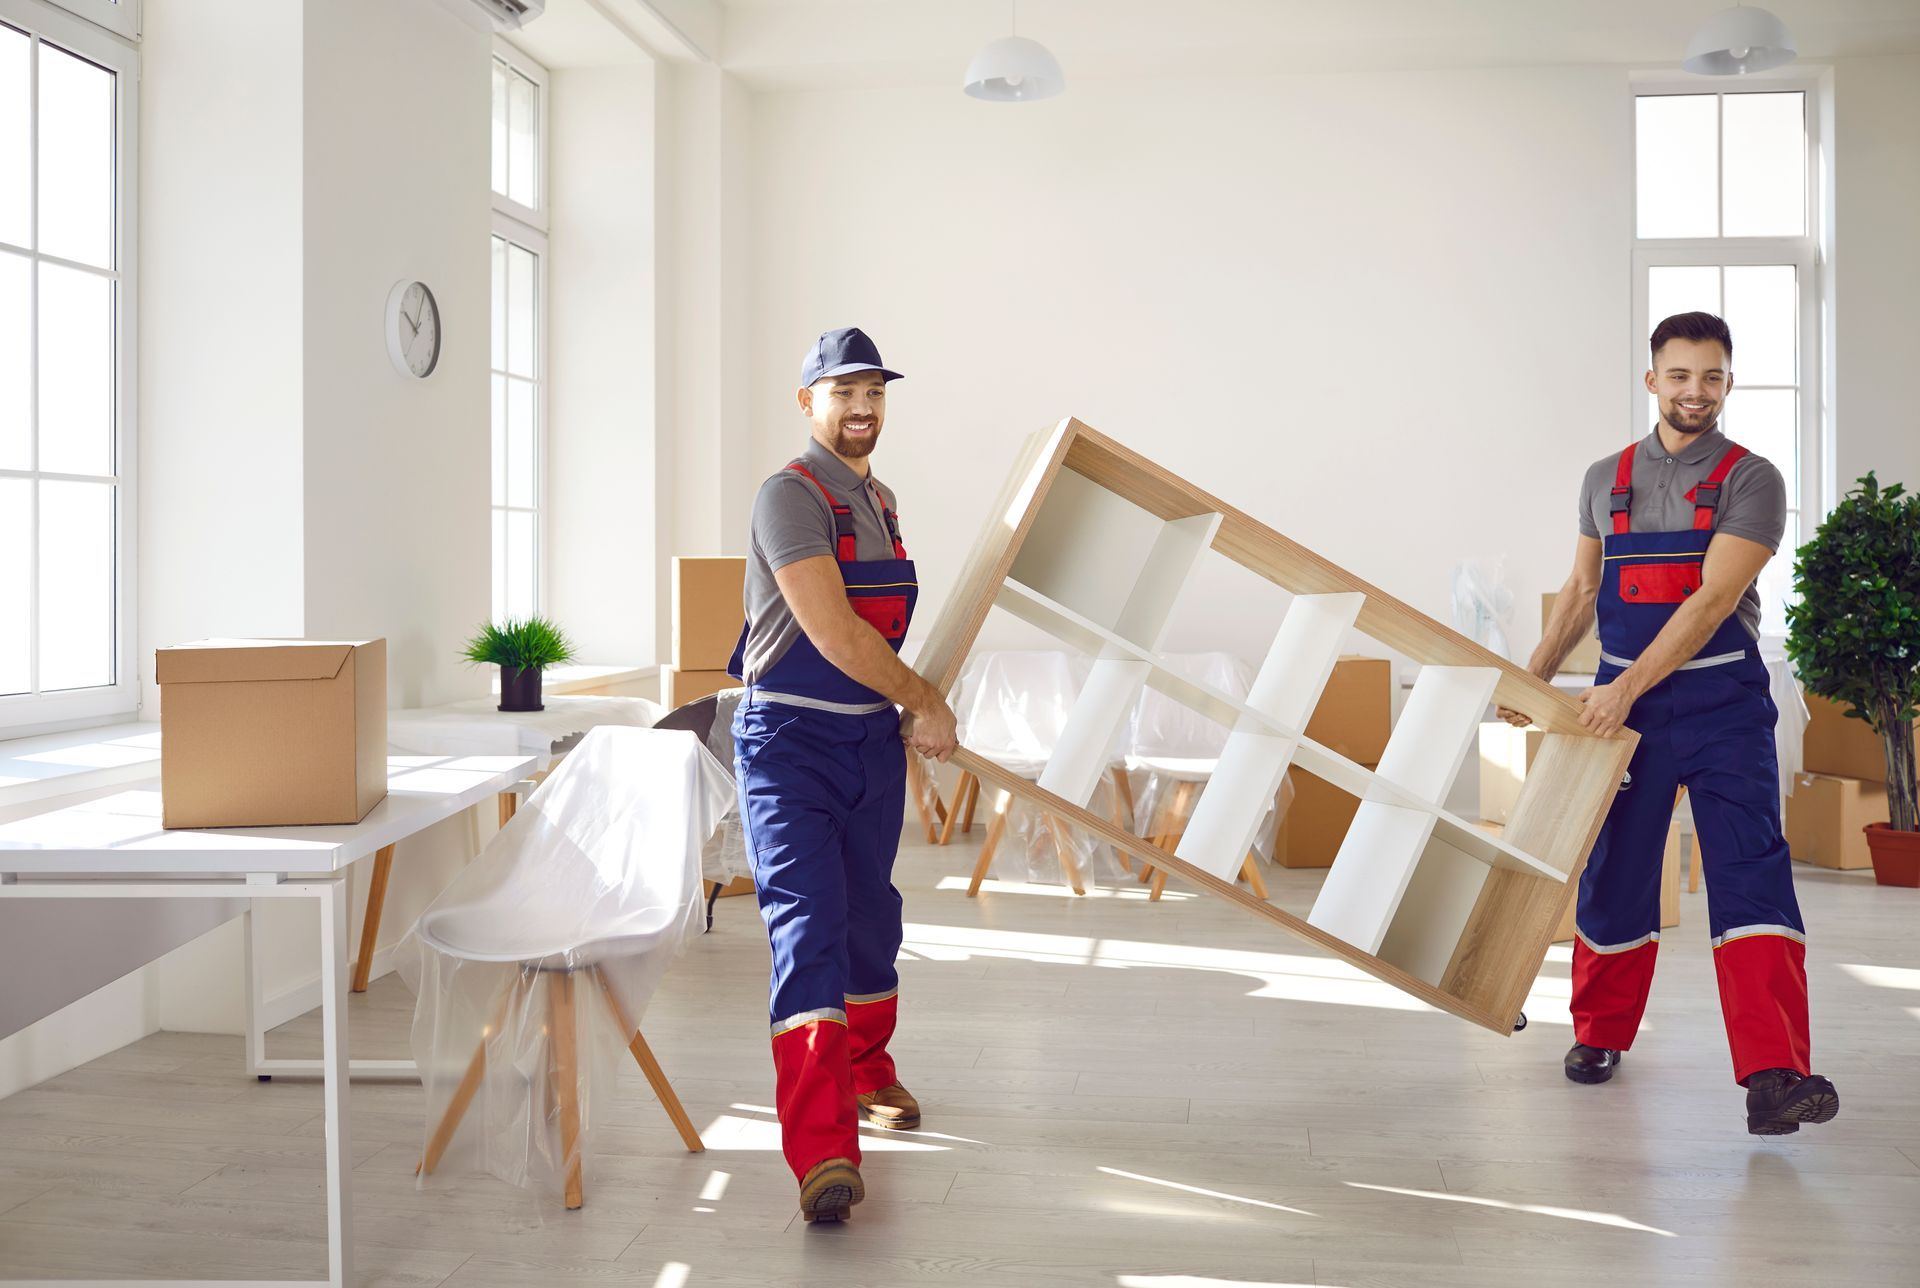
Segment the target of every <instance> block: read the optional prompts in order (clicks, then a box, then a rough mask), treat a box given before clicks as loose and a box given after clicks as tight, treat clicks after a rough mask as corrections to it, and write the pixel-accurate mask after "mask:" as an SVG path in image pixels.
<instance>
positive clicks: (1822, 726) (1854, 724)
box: [1800, 693, 1887, 821]
mask: <svg viewBox="0 0 1920 1288" xmlns="http://www.w3.org/2000/svg"><path fill="white" fill-rule="evenodd" d="M1801 751H1802V754H1801V762H1800V767H1801V768H1802V769H1804V770H1805V771H1806V772H1807V773H1809V774H1828V775H1831V776H1832V777H1835V778H1858V779H1862V780H1864V781H1866V782H1869V783H1884V782H1886V781H1887V745H1886V743H1885V742H1883V741H1882V740H1881V738H1880V735H1879V734H1877V733H1875V732H1874V731H1873V730H1872V729H1869V728H1868V727H1867V722H1866V721H1864V720H1852V719H1849V718H1848V716H1847V708H1846V704H1844V703H1840V702H1829V701H1828V700H1827V699H1825V698H1817V697H1815V696H1814V695H1813V694H1811V693H1809V694H1807V734H1806V740H1805V742H1804V743H1803V744H1802V747H1801ZM1881 820H1882V821H1885V815H1882V816H1881Z"/></svg>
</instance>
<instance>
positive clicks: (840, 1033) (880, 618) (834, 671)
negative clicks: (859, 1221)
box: [728, 461, 918, 1177]
mask: <svg viewBox="0 0 1920 1288" xmlns="http://www.w3.org/2000/svg"><path fill="white" fill-rule="evenodd" d="M787 468H788V469H790V470H795V471H797V472H799V473H801V474H804V475H806V477H807V478H808V479H810V480H812V482H813V484H814V486H815V487H817V488H819V489H820V491H821V493H822V494H823V495H824V496H826V498H827V503H828V505H829V506H830V507H831V508H832V510H833V516H834V526H835V551H836V556H837V560H838V562H839V565H840V576H841V579H842V580H843V581H844V582H845V583H846V588H847V600H848V602H849V603H850V604H851V605H852V607H853V610H854V611H855V612H856V613H857V614H859V616H860V617H861V618H862V619H864V620H865V621H866V622H867V623H868V624H869V625H871V626H872V627H873V628H874V629H875V630H877V631H879V632H880V634H881V636H882V637H883V638H885V639H886V641H887V643H888V644H889V645H891V646H892V648H893V650H894V651H895V652H896V653H897V652H899V650H900V645H901V643H902V642H903V641H904V640H905V639H906V634H907V627H908V625H909V623H910V622H911V621H912V619H913V609H914V604H915V602H916V599H917V596H918V586H917V584H916V582H915V580H914V569H913V563H912V561H911V560H909V559H908V558H907V552H906V547H905V546H904V545H903V544H902V543H901V541H900V530H899V525H898V520H897V518H896V516H895V515H894V514H893V512H892V511H890V510H888V511H885V512H884V518H885V521H886V527H887V535H888V537H889V538H890V540H891V541H892V543H893V554H894V558H892V559H874V560H860V559H857V558H855V555H856V554H857V550H856V549H855V542H854V529H853V511H852V508H851V505H850V503H849V502H848V501H847V500H846V499H844V498H837V497H835V496H834V495H833V494H832V493H831V492H829V491H828V490H827V488H826V487H825V485H823V484H822V483H821V482H820V481H819V479H817V478H814V476H813V474H812V473H811V472H810V471H808V470H807V468H806V467H805V466H804V465H802V464H801V463H800V462H798V461H795V462H793V463H792V464H790V465H788V466H787ZM746 639H747V634H746V632H742V634H741V637H740V645H739V646H738V647H736V648H735V650H734V655H733V660H732V661H731V663H729V665H728V671H729V672H730V673H731V674H733V675H735V676H739V677H741V678H743V679H744V678H745V676H744V675H743V674H742V673H743V671H744V669H745V646H746ZM733 741H734V772H735V774H736V776H737V778H738V779H739V787H740V816H741V818H742V820H743V821H744V823H745V827H746V837H747V854H748V857H749V860H750V862H751V863H752V865H753V880H754V887H755V890H756V892H757V893H758V895H759V901H760V914H761V917H762V918H763V919H764V920H765V922H766V925H767V938H768V940H769V942H770V943H771V945H772V949H773V979H772V985H771V988H770V998H769V1006H768V1011H769V1019H770V1020H771V1022H772V1034H773V1057H774V1075H775V1083H776V1087H775V1100H774V1103H775V1107H776V1109H778V1111H779V1115H780V1125H781V1140H782V1148H783V1150H784V1152H785V1154H786V1157H787V1162H788V1164H789V1165H790V1166H791V1167H792V1168H793V1171H794V1174H795V1175H796V1176H800V1177H804V1176H805V1175H806V1173H807V1171H808V1170H809V1169H810V1168H811V1167H813V1165H814V1164H816V1163H819V1162H822V1161H824V1160H826V1159H830V1158H846V1159H849V1160H851V1161H852V1162H854V1163H855V1164H858V1163H859V1161H860V1149H859V1137H858V1129H857V1126H856V1118H855V1112H856V1110H855V1104H854V1097H855V1095H857V1094H864V1093H866V1092H871V1091H877V1090H879V1089H881V1088H883V1087H887V1086H890V1085H892V1084H893V1083H894V1082H895V1081H896V1080H897V1079H896V1078H895V1076H894V1068H893V1061H892V1058H891V1057H890V1056H889V1055H888V1054H887V1049H886V1048H887V1042H888V1040H889V1039H890V1038H891V1036H892V1033H893V1027H894V1021H895V1016H896V1014H897V1007H898V988H899V975H898V974H897V973H896V971H895V968H894V959H895V957H896V956H897V955H898V954H899V951H900V940H901V935H902V931H901V924H900V907H901V902H900V892H899V891H898V890H896V889H894V887H893V861H894V855H895V852H896V850H897V849H898V848H899V844H900V827H901V822H902V818H903V814H904V811H905V808H906V772H907V766H906V747H905V744H904V743H903V742H902V740H901V737H900V713H899V711H898V710H896V709H895V707H894V706H893V704H892V703H891V702H889V701H888V700H887V699H886V698H885V697H883V696H882V695H881V694H879V693H877V692H875V691H874V690H872V689H869V688H867V687H866V686H865V685H862V684H860V683H859V682H858V681H856V680H854V679H853V678H852V677H851V676H849V675H847V674H846V673H845V672H843V671H841V670H840V669H839V668H837V667H835V666H834V665H833V664H832V663H830V662H828V661H827V659H826V658H825V657H823V656H822V655H821V653H820V651H819V650H818V649H817V648H815V647H814V645H813V642H812V641H811V640H809V639H808V638H807V637H806V635H805V633H804V632H803V633H802V634H801V635H800V636H799V637H798V638H797V639H795V640H794V642H793V644H792V646H791V647H790V648H788V650H787V651H786V652H785V653H784V654H782V655H781V656H780V658H779V659H778V660H776V661H775V662H774V663H773V665H772V666H771V667H769V668H768V669H767V671H766V672H765V673H764V674H761V675H756V676H754V677H753V682H752V684H751V685H750V686H749V687H748V690H747V695H746V698H745V700H744V701H742V702H741V704H740V707H739V710H738V711H737V712H736V714H735V715H734V720H733Z"/></svg>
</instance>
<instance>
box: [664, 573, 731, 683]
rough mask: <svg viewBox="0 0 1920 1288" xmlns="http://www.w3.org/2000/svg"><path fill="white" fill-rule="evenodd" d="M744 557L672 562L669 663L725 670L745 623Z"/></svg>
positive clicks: (681, 667) (683, 668)
mask: <svg viewBox="0 0 1920 1288" xmlns="http://www.w3.org/2000/svg"><path fill="white" fill-rule="evenodd" d="M746 584H747V561H746V558H745V557H744V556H741V555H719V556H715V557H712V558H702V559H689V558H681V557H678V556H676V557H675V559H674V561H673V666H674V669H675V670H676V671H724V670H725V669H726V667H727V663H728V662H729V661H730V660H732V658H733V646H734V645H735V644H737V643H739V642H740V628H741V627H742V626H745V625H746V623H747V610H746V606H745V599H746Z"/></svg>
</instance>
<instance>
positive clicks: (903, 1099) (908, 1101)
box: [853, 1082, 920, 1131]
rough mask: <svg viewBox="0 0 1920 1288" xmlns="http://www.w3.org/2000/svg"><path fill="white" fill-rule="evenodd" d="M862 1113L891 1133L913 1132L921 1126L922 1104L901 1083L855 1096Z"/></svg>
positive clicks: (877, 1125)
mask: <svg viewBox="0 0 1920 1288" xmlns="http://www.w3.org/2000/svg"><path fill="white" fill-rule="evenodd" d="M853 1099H854V1103H855V1104H857V1105H859V1106H860V1113H861V1115H862V1116H863V1117H865V1118H866V1120H867V1121H868V1122H870V1123H872V1124H873V1125H874V1126H876V1127H885V1128H887V1129H888V1130H890V1131H911V1130H912V1129H914V1128H915V1127H918V1126H919V1125H920V1102H919V1101H918V1100H915V1099H914V1098H913V1094H912V1093H911V1092H909V1091H908V1090H907V1089H906V1088H905V1087H903V1086H901V1085H900V1084H899V1083H897V1082H896V1083H894V1084H893V1085H892V1086H891V1087H882V1088H880V1090H878V1091H869V1092H867V1093H865V1094H864V1095H859V1096H855V1097H854V1098H853Z"/></svg>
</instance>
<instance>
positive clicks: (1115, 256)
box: [750, 67, 1630, 656]
mask: <svg viewBox="0 0 1920 1288" xmlns="http://www.w3.org/2000/svg"><path fill="white" fill-rule="evenodd" d="M1626 93H1627V88H1626V82H1625V77H1624V75H1623V74H1622V73H1621V72H1619V71H1614V70H1603V69H1587V68H1573V67H1555V68H1537V69H1520V70H1486V69H1481V70H1475V71H1473V72H1471V73H1414V74H1394V75H1343V76H1332V77H1313V76H1288V77H1241V78H1225V79H1216V80H1211V81H1205V82H1202V81H1195V80H1183V81H1163V82H1158V83H1142V82H1138V81H1131V82H1094V83H1087V84H1077V85H1075V86H1074V88H1073V89H1072V91H1071V92H1069V93H1068V94H1066V95H1065V96H1063V97H1061V98H1059V99H1055V100H1051V101H1048V102H1043V103H1039V104H1033V105H1018V106H1006V105H1000V104H987V103H979V102H975V101H973V100H970V99H967V98H965V97H964V96H962V95H961V94H959V93H958V92H956V91H955V90H954V89H953V88H951V87H949V86H945V85H943V86H941V87H939V88H938V89H927V90H873V91H861V90H848V91H842V92H815V93H787V94H773V95H765V96H762V97H760V98H758V99H757V100H756V103H755V117H754V123H755V132H754V152H753V160H754V170H753V174H754V184H755V191H756V193H757V194H759V193H764V194H766V197H765V199H762V200H757V201H756V220H755V226H754V237H753V253H754V260H755V266H756V270H757V274H758V276H757V278H756V285H757V290H756V292H755V295H754V298H753V301H752V304H751V309H750V311H751V314H752V316H753V319H754V327H755V329H754V349H753V355H752V356H753V378H754V382H755V383H754V385H753V387H752V388H753V394H754V426H753V428H754V436H753V460H754V467H755V472H756V473H758V472H761V471H765V470H770V469H772V468H775V467H777V466H778V465H779V464H780V462H781V461H782V460H784V459H785V458H786V457H787V456H789V455H790V454H792V452H793V451H795V450H796V449H797V448H798V446H799V445H800V444H801V442H802V441H803V438H804V433H805V426H804V424H803V423H802V422H801V420H800V419H799V417H798V416H797V415H796V414H795V413H794V412H793V411H792V410H791V408H792V393H791V390H792V386H793V383H794V375H793V369H794V368H795V367H796V365H797V364H798V362H799V359H800V357H801V355H802V353H803V352H804V349H805V346H806V344H807V342H808V341H809V340H810V339H811V338H812V337H813V336H814V335H815V334H816V333H817V332H818V331H820V330H822V329H823V328H826V327H830V326H843V325H859V326H863V327H865V328H867V329H868V330H869V331H870V332H871V333H872V334H873V335H874V337H875V338H876V340H877V341H878V342H879V344H880V347H881V351H882V352H883V353H884V354H885V356H886V358H887V361H888V362H889V364H891V365H893V366H896V367H898V368H899V369H900V370H901V371H903V372H905V373H906V375H907V379H906V380H904V381H902V382H900V383H899V384H897V385H895V386H894V389H893V393H892V396H891V400H890V401H891V406H890V409H889V419H888V424H887V427H886V430H885V435H886V437H885V442H884V445H883V446H882V448H881V450H880V452H879V453H878V455H877V456H876V458H875V459H876V469H877V472H878V473H879V475H880V476H881V477H882V478H884V479H885V480H886V481H887V482H889V483H890V484H891V485H893V486H894V487H895V488H896V489H897V490H898V492H899V494H900V498H901V509H902V520H903V526H904V528H905V535H906V538H907V543H908V546H909V548H910V549H911V551H912V553H913V554H914V555H915V557H916V559H917V560H918V561H919V564H920V574H921V578H922V582H923V585H924V586H925V588H926V589H925V590H924V591H923V599H922V607H921V611H922V613H923V614H925V613H929V612H930V611H937V610H938V608H939V605H940V603H941V601H942V599H943V598H944V595H945V593H946V589H947V586H948V585H949V584H950V582H951V579H952V577H953V576H954V575H955V573H956V572H957V571H958V568H959V565H960V562H961V560H962V558H963V556H964V553H965V551H966V550H967V548H968V546H969V545H970V543H971V542H972V540H973V537H974V535H975V533H976V531H977V529H978V526H979V524H980V523H981V521H982V520H983V518H984V513H983V507H984V505H985V503H986V501H987V499H988V498H989V497H990V495H991V493H992V491H993V489H994V485H995V482H996V480H997V479H998V478H999V477H1000V475H1001V472H1002V471H1003V470H1004V469H1005V467H1006V465H1007V463H1009V462H1010V461H1011V459H1012V456H1013V453H1014V450H1015V445H1016V444H1017V443H1018V442H1019V441H1020V439H1021V438H1022V437H1023V436H1024V435H1025V434H1027V433H1028V432H1030V431H1031V430H1033V429H1035V428H1038V427H1041V426H1044V425H1048V424H1051V423H1052V422H1053V421H1055V420H1057V419H1058V418H1059V417H1061V416H1064V415H1069V414H1072V415H1077V416H1079V417H1080V418H1081V419H1083V420H1085V421H1087V422H1088V423H1089V424H1091V425H1093V426H1094V427H1095V428H1097V429H1100V430H1103V431H1104V432H1107V433H1109V434H1111V435H1113V436H1115V437H1117V438H1119V439H1120V440H1121V441H1123V442H1125V443H1127V444H1128V445H1129V446H1132V447H1134V448H1136V449H1137V450H1139V451H1141V452H1144V453H1145V454H1146V455H1148V456H1149V457H1151V458H1153V459H1154V460H1156V461H1158V462H1160V463H1162V464H1164V465H1165V466H1167V467H1168V468H1170V469H1173V470H1175V471H1176V472H1178V473H1180V474H1182V475H1184V476H1186V477H1187V478H1189V479H1191V480H1193V481H1194V482H1196V483H1197V484H1199V485H1200V486H1202V487H1205V488H1207V489H1208V490H1210V491H1213V492H1216V493H1217V494H1218V495H1220V496H1221V497H1222V498H1223V499H1225V500H1227V501H1228V502H1230V503H1233V504H1235V505H1238V506H1240V507H1241V508H1243V509H1246V510H1248V511H1250V512H1252V513H1253V514H1254V515H1256V516H1258V517H1260V518H1262V519H1264V520H1265V521H1267V522H1269V523H1270V524H1272V525H1273V526H1275V527H1276V528H1278V529H1279V530H1281V531H1282V532H1284V533H1286V534H1287V535H1289V536H1291V537H1294V538H1296V539H1298V540H1300V541H1303V542H1304V543H1306V544H1307V545H1308V546H1310V547H1312V548H1313V549H1315V550H1317V551H1319V552H1320V553H1322V554H1324V555H1326V556H1327V557H1329V558H1332V559H1334V560H1335V561H1337V562H1339V563H1341V564H1343V565H1345V566H1346V567H1347V568H1349V569H1351V570H1352V571H1354V572H1355V573H1357V574H1359V575H1360V576H1362V577H1366V578H1369V579H1371V580H1373V581H1375V582H1376V584H1378V585H1380V586H1382V587H1383V588H1384V589H1386V590H1387V591H1389V592H1390V593H1392V594H1395V595H1398V596H1400V597H1401V598H1403V599H1405V600H1407V601H1408V602H1410V603H1411V604H1413V605H1414V606H1415V607H1417V608H1420V609H1422V610H1424V611H1426V612H1428V613H1431V614H1434V615H1436V616H1439V617H1441V618H1442V619H1446V618H1448V617H1449V616H1450V613H1449V598H1448V578H1449V573H1450V571H1451V569H1452V568H1453V565H1454V564H1455V562H1456V561H1458V560H1460V559H1462V558H1465V557H1468V556H1478V557H1500V558H1504V559H1505V561H1506V570H1507V578H1508V581H1509V583H1510V584H1511V585H1512V586H1513V587H1515V588H1516V589H1517V590H1519V591H1521V592H1523V593H1524V594H1532V595H1537V593H1538V592H1539V591H1540V590H1542V589H1546V588H1548V587H1549V586H1558V584H1559V583H1560V581H1561V580H1562V579H1563V578H1564V576H1565V574H1566V570H1567V567H1568V564H1569V561H1570V556H1571V554H1572V549H1573V542H1574V533H1575V529H1574V526H1573V524H1574V509H1575V495H1576V491H1577V488H1578V485H1579V480H1580V477H1581V472H1582V470H1583V469H1584V467H1585V466H1586V465H1587V464H1588V463H1589V462H1590V461H1592V460H1594V459H1596V458H1598V457H1599V456H1601V455H1603V454H1604V453H1605V452H1607V451H1608V450H1610V449H1612V448H1614V447H1615V446H1616V445H1617V444H1618V443H1620V442H1621V441H1622V439H1623V436H1624V435H1625V434H1626V432H1627V429H1626V426H1627V416H1628V413H1629V406H1630V404H1629V401H1628V400H1629V390H1628V389H1627V388H1626V387H1625V386H1624V385H1623V383H1622V381H1621V378H1620V361H1619V355H1620V351H1621V329H1622V326H1623V324H1624V322H1625V317H1626V313H1627V298H1628V294H1627V293H1628V258H1627V244H1626V237H1627V230H1628V228H1629V205H1628V203H1629V193H1630V190H1629V185H1628V183H1627V176H1628V173H1629V171H1628V166H1629V152H1628V148H1629V142H1630V140H1629V139H1628V137H1627V122H1628V120H1629V116H1628V113H1627V110H1626V105H1625V102H1626V101H1625V95H1626ZM1533 602H1535V603H1537V602H1538V601H1537V599H1535V600H1534V601H1533ZM1522 607H1523V610H1524V600H1523V605H1522ZM1519 616H1520V618H1521V619H1522V620H1521V621H1520V623H1519V627H1520V629H1519V631H1518V632H1517V634H1518V635H1519V636H1520V637H1521V642H1522V643H1523V644H1530V643H1531V640H1532V637H1533V636H1534V635H1537V609H1536V610H1534V613H1533V614H1528V613H1526V612H1525V611H1522V612H1521V613H1520V614H1519ZM1529 620H1530V621H1531V622H1532V630H1531V631H1529V629H1528V622H1529ZM1241 626H1242V623H1240V622H1238V621H1235V622H1219V621H1207V622H1204V623H1201V624H1199V625H1198V626H1197V627H1195V628H1194V629H1192V630H1190V631H1188V632H1186V634H1185V635H1184V636H1183V635H1182V634H1181V633H1179V632H1176V634H1175V635H1174V636H1173V637H1171V638H1170V639H1169V646H1170V647H1173V648H1176V649H1178V648H1193V647H1206V646H1211V647H1219V646H1221V645H1222V644H1226V645H1228V646H1230V647H1236V648H1239V649H1241V650H1242V651H1245V652H1248V653H1249V654H1251V655H1253V656H1258V655H1259V653H1258V652H1255V650H1259V651H1264V645H1265V640H1264V639H1262V638H1259V633H1258V631H1257V630H1253V629H1247V630H1245V631H1244V634H1245V635H1246V636H1247V637H1246V638H1241V637H1240V636H1241V635H1242V633H1243V632H1242V630H1241V629H1240V628H1241ZM1269 629H1270V626H1269Z"/></svg>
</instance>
